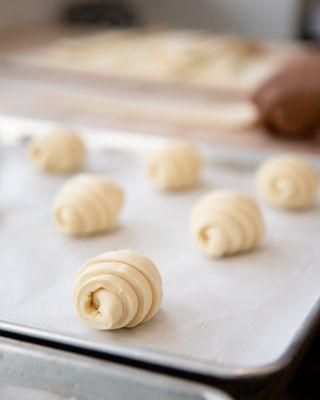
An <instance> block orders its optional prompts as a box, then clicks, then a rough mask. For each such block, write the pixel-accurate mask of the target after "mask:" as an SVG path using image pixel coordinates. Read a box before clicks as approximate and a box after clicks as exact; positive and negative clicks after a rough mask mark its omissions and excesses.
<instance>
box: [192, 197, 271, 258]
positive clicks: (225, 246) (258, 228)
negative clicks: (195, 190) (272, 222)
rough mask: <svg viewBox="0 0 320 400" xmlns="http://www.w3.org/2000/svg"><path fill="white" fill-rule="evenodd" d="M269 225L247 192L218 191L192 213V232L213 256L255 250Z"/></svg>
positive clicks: (206, 198)
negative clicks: (265, 223) (266, 225)
mask: <svg viewBox="0 0 320 400" xmlns="http://www.w3.org/2000/svg"><path fill="white" fill-rule="evenodd" d="M264 231H265V225H264V221H263V218H262V215H261V213H260V210H259V207H258V205H257V203H256V202H255V200H254V199H253V198H251V197H250V196H249V195H247V194H246V193H242V192H237V191H231V190H217V191H213V192H211V193H209V194H207V195H205V196H204V197H202V198H201V199H200V201H199V202H198V203H197V204H196V206H195V207H194V209H193V211H192V214H191V232H192V235H193V237H194V239H195V240H196V241H197V243H198V244H199V246H200V247H201V248H202V250H203V251H204V253H205V254H206V255H208V256H209V257H217V258H219V257H223V256H226V255H232V254H236V253H243V252H247V251H250V250H252V249H254V248H255V247H256V246H257V245H258V244H259V243H260V241H261V239H262V237H263V235H264Z"/></svg>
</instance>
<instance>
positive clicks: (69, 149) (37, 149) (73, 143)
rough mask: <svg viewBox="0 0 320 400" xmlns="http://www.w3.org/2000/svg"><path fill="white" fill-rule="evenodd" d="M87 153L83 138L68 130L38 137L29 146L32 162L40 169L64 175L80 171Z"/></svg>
mask: <svg viewBox="0 0 320 400" xmlns="http://www.w3.org/2000/svg"><path fill="white" fill-rule="evenodd" d="M85 153H86V151H85V146H84V143H83V141H82V140H81V138H80V137H79V136H78V135H76V134H75V133H74V132H71V131H68V130H59V131H54V132H51V133H48V134H46V135H44V136H39V137H36V138H34V139H33V140H32V141H31V143H30V146H29V158H30V160H31V162H32V163H33V164H34V165H35V166H36V167H38V168H39V169H41V170H44V171H51V172H59V173H63V172H70V171H74V170H77V169H79V168H80V167H81V166H82V164H83V161H84V158H85Z"/></svg>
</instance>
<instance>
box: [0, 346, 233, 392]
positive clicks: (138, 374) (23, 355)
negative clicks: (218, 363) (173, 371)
mask: <svg viewBox="0 0 320 400" xmlns="http://www.w3.org/2000/svg"><path fill="white" fill-rule="evenodd" d="M129 393H130V396H128V394H129ZM106 396H107V397H106ZM127 397H128V398H130V399H132V400H134V399H139V400H144V399H145V400H149V399H151V398H152V399H154V400H164V399H172V400H191V399H192V400H209V399H210V400H231V398H230V397H229V396H228V395H227V394H225V393H223V392H222V391H220V390H217V389H214V388H212V387H209V386H207V385H203V384H198V383H192V382H187V381H185V380H183V379H179V378H174V377H168V376H165V375H162V374H159V373H154V372H149V371H143V370H137V369H136V368H132V367H128V366H124V365H119V364H115V363H111V362H107V361H102V360H96V359H93V358H91V357H86V356H80V355H77V354H73V353H68V352H66V351H61V350H55V349H49V348H46V347H43V346H39V345H34V344H29V343H24V342H21V341H17V340H12V339H4V338H0V398H1V399H6V400H10V399H14V400H19V399H20V400H22V399H23V400H27V399H30V400H31V399H32V400H44V399H46V400H63V399H64V400H66V399H71V398H72V399H77V400H86V399H92V400H102V399H106V398H108V399H109V400H123V399H124V398H127Z"/></svg>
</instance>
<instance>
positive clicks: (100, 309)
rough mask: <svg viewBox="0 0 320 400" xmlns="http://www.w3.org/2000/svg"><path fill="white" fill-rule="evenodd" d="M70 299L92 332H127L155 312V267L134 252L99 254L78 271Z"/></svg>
mask: <svg viewBox="0 0 320 400" xmlns="http://www.w3.org/2000/svg"><path fill="white" fill-rule="evenodd" d="M73 299H74V304H75V307H76V310H77V312H78V314H79V316H80V318H81V319H82V320H83V321H84V322H86V323H87V324H88V325H90V326H92V327H93V328H96V329H119V328H123V327H127V328H131V327H134V326H136V325H138V324H140V323H142V322H146V321H148V320H149V319H151V318H152V317H153V316H154V314H155V313H156V312H157V310H158V308H159V306H160V303H161V301H162V281H161V276H160V274H159V271H158V269H157V267H156V266H155V264H154V263H153V262H152V261H151V260H150V259H149V258H147V257H145V256H143V255H142V254H139V253H137V252H136V251H133V250H119V251H111V252H107V253H103V254H101V255H99V256H97V257H94V258H91V259H90V260H88V261H87V262H86V263H85V264H84V265H83V266H82V267H81V269H80V271H79V273H78V275H77V277H76V280H75V283H74V289H73Z"/></svg>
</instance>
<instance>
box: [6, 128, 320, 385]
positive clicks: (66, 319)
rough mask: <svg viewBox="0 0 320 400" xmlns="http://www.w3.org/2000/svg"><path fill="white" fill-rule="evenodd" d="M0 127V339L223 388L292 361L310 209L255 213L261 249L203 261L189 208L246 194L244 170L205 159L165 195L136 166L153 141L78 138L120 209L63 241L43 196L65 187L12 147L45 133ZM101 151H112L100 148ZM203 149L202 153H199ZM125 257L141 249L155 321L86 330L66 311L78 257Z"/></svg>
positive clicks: (314, 260)
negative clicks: (161, 370) (120, 196)
mask: <svg viewBox="0 0 320 400" xmlns="http://www.w3.org/2000/svg"><path fill="white" fill-rule="evenodd" d="M3 121H4V120H2V122H3ZM11 122H12V123H11V124H9V123H8V120H6V124H2V125H1V127H2V128H4V127H5V128H6V129H5V131H6V132H7V133H8V132H10V130H11V133H12V136H11V137H10V138H9V137H7V140H6V143H7V145H6V146H5V145H4V146H3V149H2V157H1V209H2V211H1V213H2V217H1V218H2V220H1V227H0V230H1V236H0V247H1V252H0V254H1V273H2V276H3V277H4V279H1V281H0V303H1V310H0V329H1V330H2V331H3V332H4V331H6V332H13V333H16V334H19V335H25V336H28V337H33V338H38V339H39V338H40V339H43V340H46V341H48V342H51V343H60V344H64V345H70V346H73V347H74V348H78V349H85V350H87V351H92V352H94V351H96V352H99V353H100V354H101V353H102V354H106V355H114V356H118V357H121V358H122V359H127V360H138V361H139V362H144V363H146V364H148V365H156V366H164V367H167V368H171V369H174V370H178V371H182V372H187V373H194V374H202V375H205V376H210V377H218V378H222V379H228V380H230V379H237V378H241V379H242V378H250V377H255V378H266V377H268V376H272V375H273V374H275V373H277V372H279V371H281V370H283V369H284V368H285V367H287V366H288V365H289V364H290V363H291V362H292V361H293V360H294V358H295V357H296V356H297V354H298V353H299V351H300V350H301V349H302V347H303V345H304V343H305V341H306V339H307V338H308V337H309V336H310V334H311V331H312V329H313V327H314V326H315V323H316V322H317V321H318V320H319V314H320V305H319V295H320V269H319V261H318V260H319V243H318V237H319V223H318V221H319V217H320V207H319V205H317V206H315V207H314V208H312V209H310V210H308V211H306V212H304V213H302V212H301V213H296V214H292V213H284V212H280V211H276V210H273V209H270V208H268V207H265V206H263V205H262V210H263V214H264V215H265V218H266V221H267V225H268V234H267V237H266V239H265V241H264V243H263V245H262V246H261V248H260V249H258V250H257V251H255V252H253V253H250V254H247V255H242V256H239V257H231V258H227V259H223V260H219V261H214V260H209V259H207V258H205V257H204V256H203V255H202V254H201V252H200V251H199V249H198V248H197V246H195V245H194V243H193V242H192V240H191V238H190V235H189V233H188V216H189V213H190V210H191V208H192V205H193V204H194V202H195V201H196V200H197V199H198V198H199V196H201V195H202V194H203V193H206V192H207V191H208V190H211V189H214V188H222V187H227V188H228V187H229V188H234V189H242V190H246V191H248V192H252V193H254V191H253V184H252V170H250V169H249V170H248V168H247V166H248V165H247V166H246V168H243V169H241V168H239V160H238V162H237V166H236V167H234V166H232V165H229V166H228V167H227V166H224V165H218V163H217V162H215V163H212V162H210V161H208V164H207V166H206V169H205V174H204V179H203V182H202V184H201V185H199V187H197V188H195V189H194V190H192V191H189V192H184V193H178V194H171V195H164V194H161V193H159V192H157V191H156V190H155V189H154V188H152V187H151V186H150V184H149V182H148V180H147V178H146V175H145V173H144V167H143V163H141V160H142V159H143V155H145V154H148V152H149V151H150V150H151V149H152V148H155V147H157V146H158V145H159V144H160V143H161V142H162V140H163V139H162V138H154V140H153V141H150V142H149V141H148V140H147V139H146V138H144V137H138V136H131V137H130V135H129V136H128V137H126V136H125V135H122V136H121V134H119V135H117V134H116V133H112V132H105V134H103V133H102V132H100V133H99V134H96V135H95V132H93V131H92V132H90V135H89V136H88V135H87V134H86V132H84V131H83V134H84V136H85V138H86V139H87V142H88V145H89V146H90V147H91V153H90V155H89V158H88V162H87V165H86V168H85V170H86V171H89V172H99V173H106V174H107V175H108V176H110V177H111V178H113V179H115V180H117V181H119V182H120V183H121V184H122V185H123V187H124V188H125V191H126V194H127V201H126V205H125V208H124V212H123V214H122V216H121V222H120V226H119V229H118V230H117V231H115V232H114V233H113V234H109V235H103V236H99V237H94V238H90V239H74V238H69V237H66V236H65V235H62V234H61V233H60V232H59V231H58V229H57V228H56V227H55V225H54V223H53V221H52V217H51V203H52V198H53V196H54V194H55V192H56V191H57V189H58V188H59V187H60V185H61V184H62V182H63V181H64V179H66V178H63V177H57V176H52V175H46V174H42V173H40V172H38V171H35V170H34V169H32V168H31V167H30V165H29V164H28V162H27V160H26V157H25V148H24V147H21V144H20V145H17V141H18V142H19V140H20V139H21V138H23V137H24V135H27V134H30V133H32V132H36V131H39V129H40V127H42V131H44V130H45V128H46V127H48V125H46V124H45V123H40V122H38V124H36V123H34V121H33V122H32V121H31V122H32V123H31V122H30V121H29V122H30V125H29V126H28V124H26V125H25V127H26V128H25V130H24V131H23V130H21V121H19V120H16V121H11ZM19 124H20V125H19ZM19 127H20V128H19ZM40 131H41V129H40ZM2 132H4V130H3V129H2ZM14 132H15V133H16V135H15V138H14V135H13V133H14ZM8 139H10V140H8ZM18 139H19V140H18ZM10 141H11V142H10ZM121 142H122V145H123V144H124V146H122V145H121ZM9 143H11V144H14V143H15V144H14V145H13V146H8V144H9ZM111 145H112V147H113V151H105V149H103V150H101V149H102V148H104V147H105V146H106V147H110V146H111ZM121 147H123V149H124V148H125V150H126V151H119V149H120V148H121ZM115 148H117V151H116V150H115ZM130 148H131V150H132V153H130ZM123 149H122V150H123ZM206 151H207V155H210V148H209V146H207V147H206ZM215 151H216V150H215ZM213 153H214V151H213ZM133 154H134V155H135V156H133ZM137 155H138V157H136V156H137ZM216 156H217V154H216ZM243 156H244V155H243ZM250 157H251V156H250V153H248V154H247V159H248V160H250ZM253 158H254V161H253V162H256V161H257V159H256V158H255V157H253ZM209 159H210V157H209ZM215 159H216V160H217V158H215ZM124 247H126V248H130V247H131V248H134V249H137V250H140V251H141V252H143V253H145V254H146V255H148V256H150V257H151V258H152V259H153V260H154V261H155V262H156V264H157V265H158V266H159V269H160V271H161V274H162V276H163V280H164V303H163V305H162V307H161V310H160V311H159V313H158V314H157V316H156V317H155V318H154V319H152V320H151V321H149V322H148V323H147V324H143V325H141V326H139V327H137V328H135V329H131V330H127V329H124V330H120V331H116V332H100V331H94V330H92V329H90V328H88V327H86V326H84V325H83V324H82V323H81V321H79V320H78V318H77V316H76V314H75V311H74V309H73V305H72V300H71V286H72V282H73V278H74V275H75V273H76V271H77V270H78V268H79V267H80V266H81V264H82V263H83V262H84V261H85V260H86V259H87V258H89V257H91V256H94V255H96V254H99V253H101V252H103V251H107V250H109V249H117V248H124Z"/></svg>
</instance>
